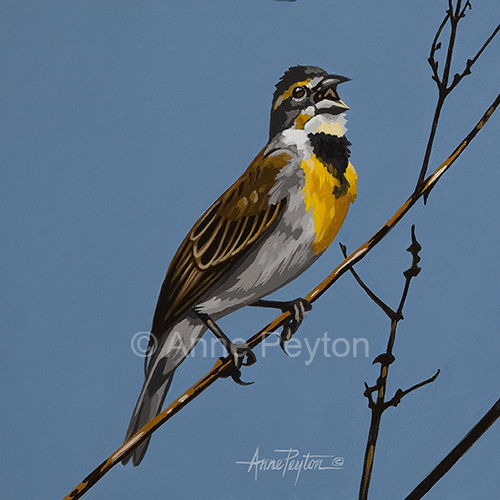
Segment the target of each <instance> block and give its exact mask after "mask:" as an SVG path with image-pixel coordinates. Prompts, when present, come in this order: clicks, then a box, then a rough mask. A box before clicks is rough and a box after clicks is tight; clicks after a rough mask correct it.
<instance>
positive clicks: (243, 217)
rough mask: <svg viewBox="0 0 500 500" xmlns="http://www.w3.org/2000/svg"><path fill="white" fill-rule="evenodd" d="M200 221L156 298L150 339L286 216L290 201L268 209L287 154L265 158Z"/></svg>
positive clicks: (218, 200)
mask: <svg viewBox="0 0 500 500" xmlns="http://www.w3.org/2000/svg"><path fill="white" fill-rule="evenodd" d="M263 151H264V150H262V151H261V152H260V153H259V155H257V157H256V158H255V160H254V161H253V162H252V163H251V164H250V166H249V167H248V169H247V170H246V172H244V174H243V175H242V176H241V177H240V178H239V179H238V180H237V181H236V182H235V183H234V184H233V185H232V186H231V187H230V188H229V189H227V191H226V192H225V193H223V194H222V196H220V197H219V198H218V199H217V200H216V201H215V203H214V204H213V205H212V206H211V207H210V208H209V209H208V210H207V211H206V212H205V213H204V214H203V215H202V216H201V217H200V219H199V220H198V221H197V222H196V224H195V225H194V226H193V228H192V229H191V231H189V233H188V235H187V236H186V238H185V239H184V241H183V242H182V244H181V246H180V247H179V249H178V250H177V252H176V254H175V255H174V258H173V259H172V262H171V263H170V266H169V268H168V270H167V274H166V276H165V279H164V281H163V285H162V288H161V291H160V296H159V297H158V303H157V305H156V310H155V315H154V318H153V326H152V329H151V331H152V333H154V334H155V335H156V336H158V335H161V334H162V333H163V332H165V331H166V330H167V329H168V327H169V326H170V325H172V324H173V323H174V322H175V320H176V319H177V318H179V316H180V315H181V314H183V312H184V311H185V310H186V309H188V308H189V307H191V306H192V305H193V304H194V303H195V302H196V301H197V300H198V299H199V298H200V297H201V296H202V295H203V294H204V293H205V292H207V291H208V290H209V289H210V287H212V286H213V285H214V284H215V283H216V282H217V281H218V280H220V279H221V278H222V277H223V276H224V275H225V274H226V273H227V272H228V271H229V270H230V269H231V267H232V266H233V265H234V264H235V263H236V262H237V261H238V260H239V258H241V256H242V255H243V254H244V253H245V252H246V251H248V250H249V249H250V248H252V245H253V244H254V243H255V242H256V241H257V240H258V239H259V238H260V237H261V236H262V235H263V234H264V233H265V232H266V230H268V229H269V228H270V227H271V225H272V224H273V222H275V221H276V220H277V219H278V218H279V216H280V215H281V214H282V213H283V209H284V208H285V204H286V198H285V197H284V198H283V199H282V200H280V201H277V202H275V203H272V204H271V203H270V201H269V192H270V190H271V188H272V187H273V186H274V183H275V180H276V176H277V174H278V172H279V171H280V169H281V168H282V167H284V166H285V165H286V164H287V163H288V162H289V161H290V160H291V158H292V157H291V156H290V155H289V154H288V153H284V152H281V153H279V154H273V155H268V156H265V155H264V152H263Z"/></svg>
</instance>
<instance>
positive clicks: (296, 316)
mask: <svg viewBox="0 0 500 500" xmlns="http://www.w3.org/2000/svg"><path fill="white" fill-rule="evenodd" d="M250 305H251V306H254V307H271V308H273V309H280V310H281V312H289V313H290V314H291V317H290V319H289V320H288V321H287V322H286V323H285V324H284V325H283V331H282V332H281V335H280V346H281V349H283V352H284V353H285V354H286V355H287V356H288V353H287V352H286V349H285V342H287V341H288V340H290V339H291V338H292V336H293V335H294V334H295V332H296V331H297V330H298V329H299V326H300V325H301V324H302V321H304V318H305V317H306V311H310V310H311V309H312V304H311V303H310V302H309V301H308V300H306V299H301V298H299V299H295V300H290V301H288V302H284V301H280V300H258V301H257V302H254V303H253V304H250Z"/></svg>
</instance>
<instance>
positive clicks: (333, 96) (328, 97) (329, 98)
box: [313, 75, 350, 115]
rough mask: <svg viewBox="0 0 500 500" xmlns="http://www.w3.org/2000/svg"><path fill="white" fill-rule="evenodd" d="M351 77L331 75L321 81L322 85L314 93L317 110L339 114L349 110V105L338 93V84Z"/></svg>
mask: <svg viewBox="0 0 500 500" xmlns="http://www.w3.org/2000/svg"><path fill="white" fill-rule="evenodd" d="M348 80H349V78H346V77H343V76H337V75H331V76H330V78H327V79H325V80H323V81H322V82H321V87H320V88H319V89H318V90H317V91H316V92H315V94H314V98H313V99H314V105H315V107H316V109H317V110H319V111H323V112H325V111H326V112H327V113H331V114H332V115H338V114H340V113H344V112H345V111H347V110H348V109H350V108H349V106H348V105H347V104H346V103H345V102H344V101H342V100H341V99H340V97H339V95H338V94H337V85H338V84H339V83H342V82H346V81H348Z"/></svg>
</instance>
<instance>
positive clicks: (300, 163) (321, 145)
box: [123, 66, 357, 466]
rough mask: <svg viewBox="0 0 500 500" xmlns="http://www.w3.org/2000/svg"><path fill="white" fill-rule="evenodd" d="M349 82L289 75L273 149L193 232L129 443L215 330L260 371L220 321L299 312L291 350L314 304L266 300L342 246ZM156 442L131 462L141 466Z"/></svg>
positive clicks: (178, 259) (177, 267) (274, 111)
mask: <svg viewBox="0 0 500 500" xmlns="http://www.w3.org/2000/svg"><path fill="white" fill-rule="evenodd" d="M347 80H349V79H348V78H345V77H343V76H339V75H331V74H328V73H327V72H326V71H324V70H322V69H321V68H318V67H315V66H295V67H292V68H290V69H288V70H287V71H286V72H285V74H284V75H283V76H282V77H281V79H280V81H279V82H278V83H277V85H276V91H275V92H274V96H273V102H272V107H271V123H270V133H269V141H268V143H267V145H266V146H265V147H264V148H263V149H262V151H261V152H260V153H259V154H258V155H257V156H256V157H255V159H254V160H253V161H252V163H251V164H250V166H249V167H248V168H247V170H246V171H245V172H244V173H243V174H242V175H241V177H240V178H239V179H238V180H237V181H236V182H235V183H234V184H233V185H232V186H231V187H230V188H229V189H227V190H226V191H225V192H224V193H223V194H222V195H221V196H220V197H219V198H218V199H217V200H216V201H215V203H214V204H213V205H212V206H211V207H210V208H209V209H208V210H207V211H206V212H205V213H204V214H203V215H202V216H201V218H200V219H199V220H198V222H196V224H195V225H194V226H193V227H192V229H191V230H190V231H189V233H188V234H187V236H186V237H185V239H184V241H183V242H182V244H181V246H180V247H179V249H178V250H177V252H176V254H175V255H174V258H173V260H172V262H171V264H170V266H169V268H168V270H167V273H166V276H165V280H164V281H163V285H162V287H161V291H160V295H159V298H158V303H157V305H156V310H155V313H154V318H153V324H152V327H151V337H150V347H151V348H152V351H151V355H150V359H149V364H147V367H146V369H145V381H144V386H143V388H142V391H141V393H140V396H139V399H138V401H137V404H136V406H135V409H134V412H133V414H132V418H131V420H130V425H129V427H128V430H127V434H126V440H128V439H129V438H130V437H132V436H133V435H134V434H135V433H136V432H137V431H138V430H139V429H140V428H141V427H143V426H144V425H145V424H146V423H147V422H148V421H149V420H151V419H152V418H153V417H155V416H156V415H157V414H158V413H159V412H160V411H161V407H162V405H163V401H164V399H165V396H166V394H167V391H168V388H169V386H170V384H171V382H172V377H173V374H174V371H175V369H176V368H177V367H178V366H179V364H180V363H181V362H182V361H183V360H184V359H185V358H186V356H187V355H188V354H189V352H190V351H191V349H192V348H193V347H194V346H195V345H196V343H197V342H198V340H199V339H200V338H201V337H202V336H203V334H204V333H205V332H206V331H207V329H209V330H211V331H212V332H213V333H214V334H215V335H216V336H217V337H218V338H219V339H220V340H221V342H222V343H223V345H224V346H225V347H226V349H227V350H228V352H229V353H230V354H231V355H232V356H233V364H234V366H233V371H232V373H231V376H232V377H233V379H234V380H235V381H237V382H238V383H243V382H241V380H240V367H241V365H242V364H243V365H249V364H252V363H253V362H255V356H254V355H253V353H252V352H251V351H250V350H249V349H248V347H247V346H245V345H244V344H233V343H232V342H231V341H230V340H229V338H228V337H227V336H226V335H225V334H224V333H223V332H222V330H221V329H220V328H219V327H218V325H217V323H216V322H217V320H219V319H220V318H222V317H223V316H226V315H227V314H229V313H231V312H233V311H236V310H237V309H240V308H241V307H244V306H249V305H254V306H263V307H277V308H279V309H281V310H282V311H290V312H291V313H292V315H291V319H290V321H289V322H288V324H286V325H285V326H284V327H283V332H282V334H281V345H282V347H283V343H284V341H286V340H288V339H289V338H290V337H291V335H292V334H293V333H294V332H295V330H296V329H297V328H298V326H299V325H300V322H301V321H302V319H303V318H304V316H305V311H306V310H309V309H310V304H309V303H308V302H307V301H306V300H305V299H297V300H295V301H292V302H277V301H266V300H262V298H263V297H265V296H267V295H269V294H271V293H273V292H274V291H276V290H278V289H279V288H281V287H283V286H284V285H286V284H287V283H289V282H290V281H292V280H293V279H295V278H297V276H299V275H300V274H302V273H303V272H304V271H305V270H306V269H307V268H308V267H309V266H311V264H313V262H315V261H316V259H318V257H319V256H320V255H321V254H322V253H323V252H324V251H325V250H326V249H327V248H328V246H329V245H330V243H332V241H333V239H334V238H335V236H336V234H337V232H338V231H339V229H340V227H341V225H342V223H343V222H344V219H345V217H346V215H347V211H348V209H349V205H350V204H351V203H352V202H353V201H354V199H355V198H356V181H357V175H356V172H355V170H354V168H353V166H352V165H351V163H350V162H349V155H350V151H349V146H350V143H349V141H348V140H347V138H346V137H345V131H346V127H345V123H346V120H345V116H344V113H345V111H347V110H348V109H349V107H348V106H347V104H345V103H344V102H343V101H342V100H341V99H340V98H339V95H338V93H337V86H338V84H340V83H342V82H345V81H347ZM148 444H149V439H147V440H146V441H144V442H143V443H141V444H140V445H139V446H138V447H137V448H136V449H134V450H133V451H132V452H131V453H130V454H129V455H128V456H127V457H125V459H124V460H123V463H124V464H126V463H127V462H128V461H129V459H130V458H132V462H133V464H134V466H137V465H139V463H140V462H141V460H142V459H143V457H144V454H145V453H146V449H147V447H148Z"/></svg>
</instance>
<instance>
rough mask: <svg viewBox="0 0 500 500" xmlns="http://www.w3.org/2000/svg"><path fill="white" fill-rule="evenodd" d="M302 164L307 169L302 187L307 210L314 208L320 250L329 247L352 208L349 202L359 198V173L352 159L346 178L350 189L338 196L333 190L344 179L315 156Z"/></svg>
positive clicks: (319, 251) (316, 251) (314, 244)
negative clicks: (357, 196)
mask: <svg viewBox="0 0 500 500" xmlns="http://www.w3.org/2000/svg"><path fill="white" fill-rule="evenodd" d="M301 167H302V169H303V170H304V173H305V176H304V177H305V186H304V188H303V189H302V194H303V196H304V202H305V205H306V211H307V212H309V211H310V210H312V218H313V222H314V232H315V233H316V239H315V240H314V243H313V245H312V248H313V250H314V252H315V253H316V254H319V253H321V252H323V251H324V250H326V249H327V248H328V247H329V246H330V244H331V243H332V241H333V240H334V238H335V236H337V233H338V232H339V229H340V227H341V226H342V224H343V222H344V219H345V217H346V215H347V211H348V210H349V205H350V204H351V203H352V202H353V201H354V200H355V199H356V181H357V180H358V176H357V174H356V171H355V170H354V167H353V166H352V165H351V163H349V166H348V167H347V170H346V172H345V178H346V179H347V181H348V182H349V189H348V190H347V192H346V193H345V194H344V195H342V196H340V197H338V198H337V197H336V196H335V195H334V194H333V190H334V188H335V187H336V186H340V182H339V180H338V179H336V178H335V177H334V176H333V175H332V174H331V173H330V172H329V171H328V170H327V168H326V166H325V165H324V164H323V163H322V162H321V161H320V160H319V159H318V158H316V157H315V156H313V157H312V158H309V159H307V160H303V161H302V163H301Z"/></svg>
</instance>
